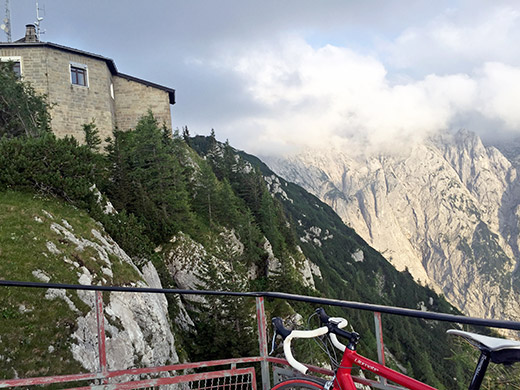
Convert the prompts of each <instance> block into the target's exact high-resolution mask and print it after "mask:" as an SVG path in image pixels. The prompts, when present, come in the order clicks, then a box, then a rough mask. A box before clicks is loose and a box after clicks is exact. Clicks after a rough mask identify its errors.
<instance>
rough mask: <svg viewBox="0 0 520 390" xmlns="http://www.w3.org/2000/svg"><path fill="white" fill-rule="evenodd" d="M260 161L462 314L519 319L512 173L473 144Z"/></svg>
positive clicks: (437, 142)
mask: <svg viewBox="0 0 520 390" xmlns="http://www.w3.org/2000/svg"><path fill="white" fill-rule="evenodd" d="M265 160H266V161H267V162H268V164H269V165H270V166H271V168H272V169H273V170H274V171H275V172H277V173H278V174H280V175H281V176H282V177H284V178H285V179H287V180H288V181H293V182H295V183H296V184H299V185H301V186H303V187H304V188H306V189H307V190H309V191H310V192H312V193H314V194H315V195H316V196H318V197H319V198H320V199H322V200H323V201H325V202H326V203H328V204H329V205H331V206H332V207H333V208H334V210H335V211H336V212H337V213H338V214H339V215H340V216H341V217H342V219H343V220H344V222H345V223H346V224H347V225H349V226H350V227H352V228H354V229H355V230H356V232H357V233H358V234H360V235H361V236H362V237H363V238H364V239H365V240H366V241H367V242H368V243H369V244H370V245H372V246H373V247H374V248H376V249H378V250H379V251H380V252H381V253H382V254H383V255H384V256H385V257H386V258H387V259H388V260H390V261H391V262H392V264H393V265H394V266H395V267H396V268H397V269H399V270H403V269H405V268H407V269H408V270H409V271H410V272H411V273H412V275H413V276H414V277H415V279H416V280H418V281H420V282H421V283H423V284H428V285H430V286H432V287H434V288H435V289H437V291H440V292H442V293H443V294H444V295H445V296H446V297H447V298H448V299H449V300H450V301H451V302H452V303H454V304H455V305H456V306H458V307H459V308H460V309H462V310H463V311H464V312H465V313H466V314H469V315H473V316H480V317H489V318H508V319H515V320H518V319H520V309H519V308H518V307H517V305H516V303H515V302H516V296H517V290H518V287H517V283H516V282H515V280H516V276H515V268H516V265H517V262H516V260H515V259H516V258H518V254H519V250H518V248H519V242H518V239H519V234H518V233H519V222H518V221H519V219H518V216H519V214H520V213H519V203H520V191H519V188H518V181H517V171H516V169H515V168H514V167H513V166H512V165H511V163H510V162H509V161H508V159H506V158H505V157H504V156H503V155H502V154H501V153H500V151H499V150H498V149H496V148H494V147H486V146H484V145H483V144H482V142H481V140H480V139H479V138H478V137H477V136H476V135H475V134H473V133H471V132H468V131H465V130H462V131H459V132H458V133H457V134H455V135H451V134H442V135H437V136H435V137H434V138H431V139H429V140H428V141H426V142H424V143H421V144H416V145H414V146H410V148H409V149H408V150H403V151H400V152H399V153H395V152H394V153H387V154H380V155H377V156H368V157H365V158H363V159H361V158H356V157H353V156H352V155H351V154H349V153H348V152H345V151H334V152H331V151H330V150H327V151H307V152H305V153H301V154H299V155H297V156H292V157H289V158H285V159H274V158H266V159H265Z"/></svg>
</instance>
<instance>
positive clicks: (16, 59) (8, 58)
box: [0, 56, 23, 78]
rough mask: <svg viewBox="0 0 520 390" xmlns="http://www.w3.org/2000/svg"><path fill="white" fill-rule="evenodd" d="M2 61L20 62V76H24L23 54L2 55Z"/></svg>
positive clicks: (0, 59)
mask: <svg viewBox="0 0 520 390" xmlns="http://www.w3.org/2000/svg"><path fill="white" fill-rule="evenodd" d="M0 62H18V63H19V64H20V78H22V77H23V62H22V57H21V56H1V57H0Z"/></svg>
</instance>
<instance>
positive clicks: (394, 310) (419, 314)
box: [0, 280, 520, 330]
mask: <svg viewBox="0 0 520 390" xmlns="http://www.w3.org/2000/svg"><path fill="white" fill-rule="evenodd" d="M0 286H16V287H34V288H56V289H66V290H87V291H88V290H90V291H115V292H138V293H161V294H179V295H218V296H239V297H255V298H256V297H265V298H278V299H286V300H291V301H301V302H307V303H318V304H321V305H331V306H339V307H345V308H350V309H358V310H367V311H377V312H380V313H386V314H395V315H400V316H406V317H414V318H422V319H427V320H436V321H446V322H456V323H459V324H468V325H478V326H489V327H494V328H505V329H513V330H520V322H517V321H506V320H489V319H483V318H476V317H464V316H461V315H455V314H445V313H435V312H429V311H422V310H414V309H405V308H401V307H393V306H383V305H374V304H369V303H360V302H352V301H342V300H338V299H328V298H318V297H309V296H304V295H295V294H287V293H279V292H235V291H211V290H182V289H168V288H150V287H118V286H93V285H78V284H58V283H40V282H22V281H13V280H0Z"/></svg>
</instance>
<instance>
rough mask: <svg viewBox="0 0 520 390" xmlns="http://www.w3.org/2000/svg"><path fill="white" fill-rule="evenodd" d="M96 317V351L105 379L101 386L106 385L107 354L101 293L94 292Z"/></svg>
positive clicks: (100, 369)
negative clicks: (97, 351)
mask: <svg viewBox="0 0 520 390" xmlns="http://www.w3.org/2000/svg"><path fill="white" fill-rule="evenodd" d="M96 317H97V331H98V350H99V371H100V372H101V374H102V375H103V377H105V378H104V379H103V384H106V383H107V378H106V376H107V373H108V366H107V353H106V339H105V316H104V314H103V292H102V291H96Z"/></svg>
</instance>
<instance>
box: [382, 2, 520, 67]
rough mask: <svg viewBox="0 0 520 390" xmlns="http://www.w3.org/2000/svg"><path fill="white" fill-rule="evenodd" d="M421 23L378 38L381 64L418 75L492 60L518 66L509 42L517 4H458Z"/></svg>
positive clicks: (518, 27) (519, 31)
mask: <svg viewBox="0 0 520 390" xmlns="http://www.w3.org/2000/svg"><path fill="white" fill-rule="evenodd" d="M457 5H458V8H447V9H445V10H444V11H443V12H441V13H439V14H437V16H435V17H433V18H432V19H431V20H429V21H428V22H427V23H425V24H424V25H420V26H410V27H407V28H405V29H404V30H403V31H402V32H401V33H400V34H399V35H398V36H397V38H395V39H393V40H392V41H388V40H386V41H383V42H380V46H379V50H381V53H382V54H383V55H384V56H385V62H386V63H387V64H388V65H389V66H391V67H393V68H395V69H397V70H406V71H410V72H413V73H416V74H417V73H419V72H422V73H423V74H427V73H431V72H435V73H441V74H442V73H453V72H461V71H462V72H467V71H470V70H471V69H472V68H473V67H475V65H476V64H482V63H483V62H489V61H497V62H505V63H513V64H517V65H520V55H519V53H518V52H517V51H516V50H511V43H512V42H515V41H516V40H517V38H518V36H519V35H520V23H519V22H520V12H519V10H518V6H517V5H516V6H513V5H510V4H508V3H504V2H496V3H494V4H489V3H488V4H485V3H484V4H481V3H478V2H469V3H468V2H466V3H464V2H462V3H461V2H459V3H458V4H457Z"/></svg>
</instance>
